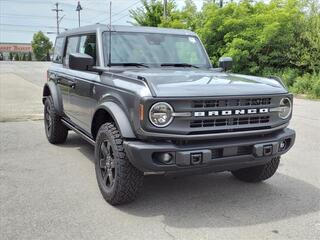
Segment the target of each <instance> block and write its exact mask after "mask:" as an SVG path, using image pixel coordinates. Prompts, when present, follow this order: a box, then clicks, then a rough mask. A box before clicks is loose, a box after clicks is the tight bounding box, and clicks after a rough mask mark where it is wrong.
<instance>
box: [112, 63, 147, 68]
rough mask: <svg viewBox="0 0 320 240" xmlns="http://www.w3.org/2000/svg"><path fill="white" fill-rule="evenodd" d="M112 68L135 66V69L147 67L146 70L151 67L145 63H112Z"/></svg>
mask: <svg viewBox="0 0 320 240" xmlns="http://www.w3.org/2000/svg"><path fill="white" fill-rule="evenodd" d="M111 66H125V67H130V66H134V67H146V68H148V67H149V66H148V65H147V64H144V63H111Z"/></svg>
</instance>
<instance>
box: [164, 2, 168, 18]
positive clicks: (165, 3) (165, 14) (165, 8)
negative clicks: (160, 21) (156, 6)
mask: <svg viewBox="0 0 320 240" xmlns="http://www.w3.org/2000/svg"><path fill="white" fill-rule="evenodd" d="M167 5H168V2H167V0H163V18H164V19H166V18H167Z"/></svg>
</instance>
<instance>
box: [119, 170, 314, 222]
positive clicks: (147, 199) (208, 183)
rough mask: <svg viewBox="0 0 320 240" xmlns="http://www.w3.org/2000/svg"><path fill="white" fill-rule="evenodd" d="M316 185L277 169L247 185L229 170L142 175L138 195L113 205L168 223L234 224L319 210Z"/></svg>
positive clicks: (282, 217)
mask: <svg viewBox="0 0 320 240" xmlns="http://www.w3.org/2000/svg"><path fill="white" fill-rule="evenodd" d="M319 199H320V190H319V189H318V188H316V187H315V186H313V185H310V184H308V183H306V182H304V181H301V180H298V179H295V178H292V177H289V176H287V175H284V174H276V175H275V176H274V177H273V178H272V179H270V180H269V181H267V182H265V183H259V184H248V183H242V182H239V181H238V180H236V179H234V178H233V177H232V176H231V174H229V173H218V174H217V173H216V174H207V175H199V176H188V177H181V178H176V179H174V178H167V177H163V176H147V177H146V178H145V181H144V190H143V191H142V194H141V196H140V197H139V198H138V199H137V200H136V201H135V202H133V203H132V204H129V205H125V206H120V207H118V208H119V209H120V210H122V211H124V212H127V213H129V214H132V215H136V216H140V217H152V216H163V218H164V220H163V221H164V223H165V224H166V225H168V226H172V227H178V228H179V227H181V228H185V227H188V228H197V227H217V228H218V227H235V226H247V225H255V224H260V223H268V222H273V221H279V220H282V219H287V218H293V217H297V216H301V215H305V214H308V213H312V212H318V211H319V210H320V203H319Z"/></svg>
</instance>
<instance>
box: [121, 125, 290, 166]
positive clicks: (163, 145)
mask: <svg viewBox="0 0 320 240" xmlns="http://www.w3.org/2000/svg"><path fill="white" fill-rule="evenodd" d="M285 139H289V140H290V141H289V143H290V144H289V146H287V148H286V149H285V150H284V151H281V152H279V151H278V148H279V143H280V142H281V141H283V140H285ZM294 141H295V131H294V130H292V129H289V128H285V129H283V130H280V131H277V132H274V133H273V134H269V135H265V136H250V137H245V138H236V139H234V138H228V139H212V140H209V141H208V142H207V143H203V142H201V143H199V144H197V143H195V144H187V145H176V144H173V143H171V142H143V141H128V140H127V141H124V148H125V150H126V153H127V155H128V158H129V160H130V162H131V163H132V164H133V165H134V166H135V167H136V168H138V169H139V170H140V171H143V172H176V171H178V172H179V171H180V172H181V171H188V170H192V169H195V170H196V169H207V168H211V169H212V170H216V171H225V170H233V169H240V168H244V167H249V166H255V165H260V164H264V163H266V162H268V161H269V160H271V158H273V157H276V156H280V155H282V154H284V153H286V152H287V151H288V150H289V149H290V148H291V147H292V146H293V144H294ZM249 145H252V146H253V147H254V148H253V152H252V154H248V155H234V156H223V157H219V158H214V157H211V156H210V157H208V156H209V155H208V154H206V153H207V152H208V150H210V151H211V150H212V149H221V148H231V149H232V147H239V146H249ZM264 146H272V148H271V149H272V150H271V152H270V151H269V152H268V154H264V153H263V151H264V150H263V148H264ZM155 152H169V153H171V154H173V156H174V159H175V162H174V163H173V164H169V165H165V164H161V163H157V162H155V161H153V160H152V154H153V153H155ZM193 152H200V153H201V152H204V153H205V156H206V157H205V159H203V162H202V163H201V164H198V165H181V164H178V163H180V162H179V157H181V156H183V155H186V154H190V153H193ZM176 160H178V161H177V162H176Z"/></svg>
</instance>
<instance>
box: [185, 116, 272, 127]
mask: <svg viewBox="0 0 320 240" xmlns="http://www.w3.org/2000/svg"><path fill="white" fill-rule="evenodd" d="M269 121H270V116H258V117H231V118H230V117H229V118H217V119H209V120H208V119H206V120H193V121H191V122H190V127H191V128H197V127H221V126H239V125H250V124H260V123H268V122H269Z"/></svg>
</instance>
